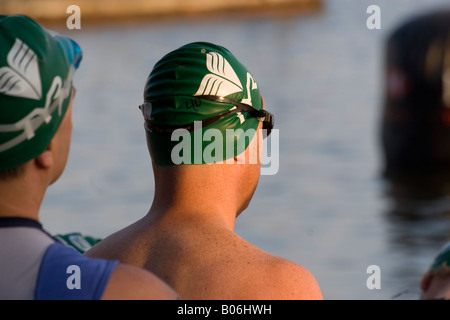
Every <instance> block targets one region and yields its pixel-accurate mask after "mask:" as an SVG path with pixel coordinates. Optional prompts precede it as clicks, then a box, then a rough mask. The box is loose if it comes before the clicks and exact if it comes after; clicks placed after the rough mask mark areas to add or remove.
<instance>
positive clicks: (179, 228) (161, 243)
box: [87, 221, 322, 300]
mask: <svg viewBox="0 0 450 320" xmlns="http://www.w3.org/2000/svg"><path fill="white" fill-rule="evenodd" d="M144 230H146V231H144ZM125 239H126V240H125ZM206 239H207V241H206ZM87 254H88V255H95V256H97V257H104V258H109V259H111V258H114V259H119V260H121V261H122V262H125V263H129V264H132V265H135V266H138V267H143V268H145V269H147V270H150V271H152V272H154V273H155V274H156V275H158V276H159V277H160V278H162V279H163V280H165V281H166V282H167V283H168V284H169V285H170V286H171V287H173V288H174V289H175V291H177V292H178V293H179V294H180V296H181V297H182V298H183V299H209V300H211V299H212V300H214V299H236V300H238V299H248V300H255V299H279V300H287V299H322V294H321V291H320V289H319V286H318V284H317V281H316V279H315V278H314V277H313V275H312V274H311V273H310V272H309V271H308V270H307V269H305V268H304V267H302V266H300V265H298V264H296V263H294V262H292V261H289V260H286V259H283V258H280V257H276V256H273V255H271V254H268V253H266V252H264V251H262V250H261V249H259V248H257V247H255V246H254V245H252V244H250V243H248V242H247V241H245V240H244V239H242V238H241V237H239V236H237V235H236V234H234V233H233V232H231V231H229V230H227V229H226V228H221V227H220V226H218V227H217V228H214V229H212V228H211V225H207V224H205V227H203V226H202V224H201V223H199V222H198V221H194V222H193V223H189V222H187V221H184V222H180V223H179V224H177V225H176V226H175V225H171V226H170V229H169V228H167V229H166V228H164V226H161V225H159V226H152V227H151V228H150V229H149V228H148V227H147V228H144V227H142V224H141V225H140V226H139V224H135V225H131V226H129V227H127V228H125V229H123V230H122V231H119V232H117V233H115V234H113V235H112V236H110V237H108V241H107V244H106V243H103V244H102V242H100V243H99V244H97V245H96V246H95V247H94V248H93V249H91V250H90V251H89V252H88V253H87Z"/></svg>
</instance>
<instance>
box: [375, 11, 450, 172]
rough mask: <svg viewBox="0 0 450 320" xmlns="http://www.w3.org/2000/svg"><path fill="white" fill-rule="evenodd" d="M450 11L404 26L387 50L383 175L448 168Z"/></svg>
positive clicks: (449, 166) (428, 15) (449, 161)
mask: <svg viewBox="0 0 450 320" xmlns="http://www.w3.org/2000/svg"><path fill="white" fill-rule="evenodd" d="M449 70H450V11H440V12H434V13H428V14H424V15H420V16H418V17H414V18H412V19H410V20H409V21H407V22H405V23H403V24H402V25H401V26H400V27H398V28H397V29H396V30H394V32H393V33H392V34H391V35H390V36H389V38H388V42H387V46H386V70H385V72H386V92H385V99H384V111H383V116H382V135H381V139H382V151H383V156H384V160H385V170H386V172H387V173H388V174H389V175H390V174H391V173H392V174H395V173H397V172H399V171H407V172H408V171H409V172H413V171H416V172H417V171H422V170H424V171H427V170H430V169H431V168H437V167H441V168H443V169H446V170H447V169H450V148H449V146H450V111H449V110H450V109H449V107H450V71H449Z"/></svg>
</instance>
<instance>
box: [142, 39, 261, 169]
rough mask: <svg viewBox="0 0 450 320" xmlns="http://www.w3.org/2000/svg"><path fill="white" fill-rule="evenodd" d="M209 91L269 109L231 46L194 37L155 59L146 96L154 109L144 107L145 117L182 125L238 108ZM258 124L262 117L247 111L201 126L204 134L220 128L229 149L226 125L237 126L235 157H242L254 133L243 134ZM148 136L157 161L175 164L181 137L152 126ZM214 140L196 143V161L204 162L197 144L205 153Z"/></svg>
mask: <svg viewBox="0 0 450 320" xmlns="http://www.w3.org/2000/svg"><path fill="white" fill-rule="evenodd" d="M204 96H209V97H211V96H212V97H218V98H220V97H221V98H226V99H227V100H228V101H230V100H232V101H235V102H240V103H245V104H247V105H250V106H252V107H253V108H255V109H257V110H261V109H262V108H263V100H262V97H261V95H260V92H259V87H258V84H257V82H256V80H255V78H254V77H253V76H252V74H251V73H250V72H249V71H248V70H247V68H246V67H245V66H244V65H243V64H242V63H240V62H239V61H238V60H237V59H236V57H235V56H234V55H233V54H232V53H231V52H230V51H229V50H228V49H226V48H224V47H222V46H218V45H215V44H212V43H207V42H194V43H189V44H186V45H184V46H182V47H180V48H178V49H176V50H174V51H172V52H170V53H168V54H167V55H165V56H164V57H163V58H162V59H161V60H159V61H158V62H157V63H156V64H155V66H154V68H153V70H152V71H151V73H150V75H149V77H148V79H147V82H146V84H145V89H144V101H145V102H146V103H147V105H150V108H146V109H145V110H143V113H144V118H145V120H146V121H148V122H150V123H152V124H154V125H157V126H178V125H179V126H182V125H184V124H187V123H193V122H195V121H202V120H204V119H207V118H210V117H213V116H217V115H219V114H222V113H225V112H227V111H229V110H231V109H233V108H235V106H234V105H233V104H230V103H226V102H220V101H217V100H211V99H204V98H203V97H204ZM258 124H259V122H258V120H257V119H256V118H255V117H253V116H251V115H250V114H248V113H247V112H237V113H234V114H231V115H229V116H227V117H224V118H223V119H221V120H219V121H217V122H215V123H213V124H210V125H209V126H204V127H202V129H201V130H202V136H203V134H204V132H205V131H206V130H208V129H211V128H214V129H217V130H220V131H221V132H222V136H223V139H224V141H223V144H222V145H223V146H224V148H225V146H226V145H227V141H225V140H226V132H225V130H226V129H234V130H236V132H238V134H237V135H235V136H234V137H233V139H234V153H233V154H232V156H237V155H239V154H240V153H242V152H243V151H245V149H246V148H247V147H248V145H249V143H250V141H249V140H251V138H252V137H251V136H249V135H248V134H247V135H245V134H240V133H243V132H246V131H247V130H248V129H253V130H256V128H257V127H258ZM237 129H242V130H237ZM239 132H240V133H239ZM195 134H196V132H195V131H192V132H190V135H191V137H192V139H193V140H194V135H195ZM197 134H198V133H197ZM147 141H148V143H149V148H150V152H151V155H152V158H153V161H154V162H155V163H156V164H157V165H163V166H166V165H174V163H173V161H172V159H171V150H172V149H173V148H174V146H175V145H176V144H177V143H178V141H171V137H170V135H167V134H161V133H158V132H155V131H151V130H147ZM209 144H210V142H209V141H201V143H200V145H198V144H194V143H193V144H192V152H191V156H192V161H191V163H192V164H199V163H198V162H197V161H195V159H194V156H195V154H196V150H195V149H200V152H202V151H203V150H204V149H205V148H207V147H208V145H209ZM197 151H198V150H197ZM222 155H223V159H222V161H223V160H226V159H227V158H230V153H229V152H228V153H227V152H226V151H225V150H224V152H222ZM227 155H228V157H227ZM203 163H208V162H207V161H205V160H204V159H203V161H201V163H200V164H203Z"/></svg>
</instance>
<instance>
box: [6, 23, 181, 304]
mask: <svg viewBox="0 0 450 320" xmlns="http://www.w3.org/2000/svg"><path fill="white" fill-rule="evenodd" d="M0 49H1V50H0V243H1V246H0V299H1V300H98V299H121V300H124V299H155V300H156V299H164V300H166V299H167V300H168V299H178V298H179V296H178V294H177V293H175V291H173V289H172V288H170V287H169V286H168V285H167V284H166V283H164V282H163V281H161V279H159V278H158V277H156V276H155V275H154V274H152V273H150V272H149V271H146V270H143V269H140V268H137V267H135V266H131V265H125V264H122V263H119V262H118V261H107V260H104V259H92V258H88V257H86V256H83V255H82V254H80V253H79V252H77V251H76V250H74V248H72V247H69V246H66V245H64V244H62V243H61V242H59V241H57V240H56V238H54V237H52V236H50V235H49V234H48V233H47V232H46V231H45V229H44V228H43V225H42V224H41V222H40V220H39V210H40V206H41V204H42V201H43V199H44V196H45V193H46V191H47V188H48V187H49V186H50V185H51V184H53V183H54V182H56V181H57V180H58V179H59V177H60V176H61V175H62V173H63V171H64V168H65V166H66V162H67V159H68V154H69V147H70V140H71V134H72V121H71V114H72V100H73V98H74V96H75V89H74V88H73V85H72V77H73V73H74V71H75V70H76V69H77V68H78V66H79V64H80V61H81V59H82V52H81V49H80V47H79V46H78V44H77V43H75V42H74V41H72V40H71V39H69V38H67V37H64V36H61V35H58V34H55V33H53V32H50V31H48V30H46V29H44V28H43V27H42V26H41V25H39V24H38V23H36V22H35V21H33V20H32V19H30V18H28V17H26V16H22V15H13V16H4V15H0Z"/></svg>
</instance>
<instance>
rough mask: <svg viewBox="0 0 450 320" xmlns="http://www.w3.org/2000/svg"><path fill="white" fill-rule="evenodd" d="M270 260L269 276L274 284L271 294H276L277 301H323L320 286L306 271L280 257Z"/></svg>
mask: <svg viewBox="0 0 450 320" xmlns="http://www.w3.org/2000/svg"><path fill="white" fill-rule="evenodd" d="M272 259H274V262H273V263H272V264H271V267H270V269H271V270H270V274H271V275H272V277H273V278H272V279H271V280H272V282H273V283H274V286H273V290H274V292H273V294H276V295H277V296H278V297H279V299H283V300H287V299H296V300H309V299H312V300H321V299H323V296H322V292H321V290H320V286H319V284H318V282H317V280H316V278H315V277H314V275H313V274H312V273H311V272H310V271H309V270H308V269H306V268H305V267H303V266H301V265H299V264H297V263H295V262H293V261H290V260H287V259H283V258H280V257H275V258H272ZM269 276H270V275H269Z"/></svg>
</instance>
